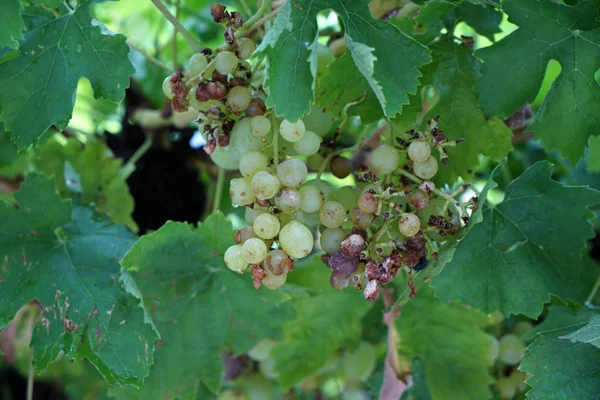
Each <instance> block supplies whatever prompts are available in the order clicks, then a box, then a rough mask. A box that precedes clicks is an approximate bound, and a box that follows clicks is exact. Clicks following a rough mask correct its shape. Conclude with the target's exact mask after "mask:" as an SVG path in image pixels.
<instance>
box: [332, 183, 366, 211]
mask: <svg viewBox="0 0 600 400" xmlns="http://www.w3.org/2000/svg"><path fill="white" fill-rule="evenodd" d="M360 193H361V191H360V189H359V188H357V187H354V186H342V187H341V188H340V189H339V190H338V191H337V194H336V195H335V200H336V201H337V202H338V203H340V204H341V205H342V206H343V207H344V209H346V210H352V209H353V208H355V207H356V205H357V203H358V197H359V196H360Z"/></svg>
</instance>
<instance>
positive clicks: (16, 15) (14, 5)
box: [0, 0, 25, 49]
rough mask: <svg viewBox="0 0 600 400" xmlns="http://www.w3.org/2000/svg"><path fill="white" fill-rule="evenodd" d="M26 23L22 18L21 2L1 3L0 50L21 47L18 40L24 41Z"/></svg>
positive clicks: (4, 1)
mask: <svg viewBox="0 0 600 400" xmlns="http://www.w3.org/2000/svg"><path fill="white" fill-rule="evenodd" d="M24 29H25V23H24V22H23V18H21V2H20V1H19V0H2V1H1V2H0V49H1V48H3V47H11V48H13V49H16V48H17V47H19V42H18V40H20V39H23V30H24Z"/></svg>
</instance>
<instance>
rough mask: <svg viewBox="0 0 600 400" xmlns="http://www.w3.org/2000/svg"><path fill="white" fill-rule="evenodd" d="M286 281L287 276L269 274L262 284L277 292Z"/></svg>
mask: <svg viewBox="0 0 600 400" xmlns="http://www.w3.org/2000/svg"><path fill="white" fill-rule="evenodd" d="M286 280H287V274H283V275H273V274H269V273H268V274H267V276H266V277H265V279H263V280H262V284H263V286H264V287H266V288H267V289H270V290H277V289H279V288H280V287H282V286H283V285H284V284H285V281H286ZM260 365H261V366H263V365H264V363H261V364H260ZM261 373H263V374H264V371H263V370H262V369H261ZM273 375H275V376H277V375H276V374H274V373H273V372H271V376H273Z"/></svg>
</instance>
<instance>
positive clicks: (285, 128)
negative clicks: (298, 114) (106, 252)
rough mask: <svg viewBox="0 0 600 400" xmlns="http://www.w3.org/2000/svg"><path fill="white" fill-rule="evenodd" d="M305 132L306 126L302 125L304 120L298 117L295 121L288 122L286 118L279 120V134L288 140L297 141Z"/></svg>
mask: <svg viewBox="0 0 600 400" xmlns="http://www.w3.org/2000/svg"><path fill="white" fill-rule="evenodd" d="M305 133H306V128H305V127H304V122H302V120H301V119H299V120H298V121H297V122H295V123H294V122H290V121H288V120H287V119H284V120H283V121H281V125H279V134H280V135H281V137H282V138H284V139H285V140H287V141H288V142H292V143H295V142H298V141H300V140H301V139H302V138H303V137H304V134H305Z"/></svg>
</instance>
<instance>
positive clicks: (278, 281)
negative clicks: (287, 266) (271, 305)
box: [262, 273, 287, 290]
mask: <svg viewBox="0 0 600 400" xmlns="http://www.w3.org/2000/svg"><path fill="white" fill-rule="evenodd" d="M286 280H287V274H283V275H273V274H269V273H267V276H266V277H265V279H263V280H262V284H263V285H264V286H265V287H266V288H267V289H271V290H277V289H279V288H280V287H282V286H283V285H284V284H285V281H286Z"/></svg>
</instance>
